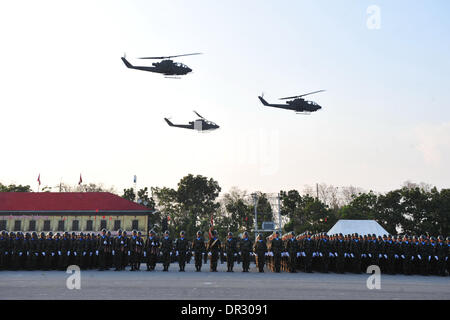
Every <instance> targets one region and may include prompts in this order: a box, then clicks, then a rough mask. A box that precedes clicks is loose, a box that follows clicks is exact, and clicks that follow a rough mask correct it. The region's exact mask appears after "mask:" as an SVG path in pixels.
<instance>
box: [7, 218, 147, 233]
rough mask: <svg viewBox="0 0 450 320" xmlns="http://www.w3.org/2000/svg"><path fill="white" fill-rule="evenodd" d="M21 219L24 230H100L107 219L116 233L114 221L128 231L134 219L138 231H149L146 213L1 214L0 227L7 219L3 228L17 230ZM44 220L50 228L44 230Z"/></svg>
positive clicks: (108, 224)
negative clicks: (33, 223) (90, 224)
mask: <svg viewBox="0 0 450 320" xmlns="http://www.w3.org/2000/svg"><path fill="white" fill-rule="evenodd" d="M17 220H18V221H21V228H20V230H19V231H22V232H32V231H37V232H41V231H43V232H46V231H53V232H56V231H58V232H62V231H69V232H72V231H75V232H91V231H92V232H99V231H100V230H101V227H100V225H101V221H102V220H106V230H110V231H111V232H113V233H114V231H117V230H115V229H114V221H115V220H119V221H120V228H121V229H122V230H126V231H127V232H129V231H131V230H133V226H132V224H133V220H137V221H138V228H137V230H138V231H141V232H145V233H146V232H147V231H148V230H147V221H148V216H146V215H140V216H132V215H110V216H103V215H95V216H94V215H92V216H88V215H78V216H77V215H63V216H55V215H51V216H45V215H39V216H23V215H8V216H0V229H2V228H3V226H2V221H6V228H3V229H2V230H6V231H15V230H14V226H15V221H17ZM32 220H33V221H36V228H35V230H30V221H32ZM60 220H63V221H64V230H58V221H60ZM74 220H78V221H79V222H78V225H79V230H72V222H73V221H74ZM88 220H92V221H93V228H92V230H86V226H87V221H88ZM44 221H50V228H49V230H44Z"/></svg>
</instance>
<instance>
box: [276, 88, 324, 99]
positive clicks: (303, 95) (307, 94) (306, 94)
mask: <svg viewBox="0 0 450 320" xmlns="http://www.w3.org/2000/svg"><path fill="white" fill-rule="evenodd" d="M324 91H325V90H319V91H314V92H310V93H305V94H302V95H299V96H293V97H286V98H280V100H289V99H295V98H301V97H305V96H309V95H310V94H315V93H319V92H324Z"/></svg>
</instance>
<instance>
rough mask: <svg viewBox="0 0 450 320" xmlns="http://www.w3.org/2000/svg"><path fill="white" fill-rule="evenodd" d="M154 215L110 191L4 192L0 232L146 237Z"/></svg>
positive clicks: (1, 197)
mask: <svg viewBox="0 0 450 320" xmlns="http://www.w3.org/2000/svg"><path fill="white" fill-rule="evenodd" d="M153 213H154V211H153V210H150V209H148V208H147V207H145V206H142V205H140V204H137V203H134V202H132V201H129V200H126V199H123V198H121V197H119V196H117V195H115V194H112V193H109V192H60V193H57V192H38V193H36V192H0V230H6V231H26V232H32V231H37V232H41V231H43V232H47V231H53V232H63V231H69V232H72V231H74V232H99V231H100V230H102V229H103V228H105V229H107V230H110V231H111V232H112V233H113V234H114V233H115V232H116V231H117V230H118V229H123V230H127V231H131V230H133V229H136V230H139V231H143V233H144V234H146V232H147V231H148V229H149V216H151V215H152V214H153Z"/></svg>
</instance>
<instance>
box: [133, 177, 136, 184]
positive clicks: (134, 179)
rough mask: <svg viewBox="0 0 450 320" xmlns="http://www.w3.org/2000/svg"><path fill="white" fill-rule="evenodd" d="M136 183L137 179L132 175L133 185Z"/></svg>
mask: <svg viewBox="0 0 450 320" xmlns="http://www.w3.org/2000/svg"><path fill="white" fill-rule="evenodd" d="M136 182H137V177H136V175H134V178H133V183H136Z"/></svg>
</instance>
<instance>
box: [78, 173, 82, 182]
mask: <svg viewBox="0 0 450 320" xmlns="http://www.w3.org/2000/svg"><path fill="white" fill-rule="evenodd" d="M82 182H83V179H82V178H81V173H80V181H78V184H79V185H80V184H81V183H82Z"/></svg>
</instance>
